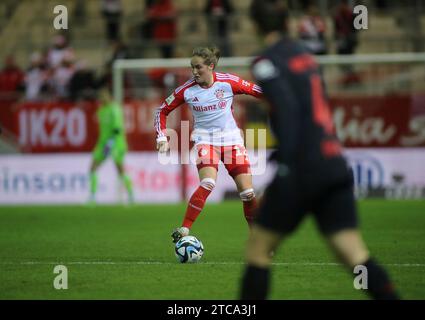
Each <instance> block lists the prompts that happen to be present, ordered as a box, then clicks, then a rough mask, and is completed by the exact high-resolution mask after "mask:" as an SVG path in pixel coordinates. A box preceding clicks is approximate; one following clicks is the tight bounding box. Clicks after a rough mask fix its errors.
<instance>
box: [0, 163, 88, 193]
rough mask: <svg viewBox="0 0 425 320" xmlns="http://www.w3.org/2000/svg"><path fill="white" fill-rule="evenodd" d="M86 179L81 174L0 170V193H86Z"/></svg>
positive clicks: (84, 175) (2, 168)
mask: <svg viewBox="0 0 425 320" xmlns="http://www.w3.org/2000/svg"><path fill="white" fill-rule="evenodd" d="M87 185H88V177H87V174H86V173H82V172H67V173H64V172H23V171H18V170H16V171H15V170H12V169H10V168H9V167H1V168H0V193H1V194H3V195H7V194H9V195H11V194H30V193H38V194H43V193H58V194H60V193H65V192H66V193H69V192H81V191H86V190H87Z"/></svg>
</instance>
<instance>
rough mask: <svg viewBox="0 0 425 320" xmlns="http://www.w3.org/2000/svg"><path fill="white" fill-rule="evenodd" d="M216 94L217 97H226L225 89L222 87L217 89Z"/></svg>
mask: <svg viewBox="0 0 425 320" xmlns="http://www.w3.org/2000/svg"><path fill="white" fill-rule="evenodd" d="M215 96H216V97H217V99H223V98H224V91H223V90H221V89H218V90H216V91H215Z"/></svg>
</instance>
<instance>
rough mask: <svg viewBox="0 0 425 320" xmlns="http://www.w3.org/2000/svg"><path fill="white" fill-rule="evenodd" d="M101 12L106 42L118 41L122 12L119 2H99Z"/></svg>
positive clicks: (110, 0) (102, 0) (104, 0)
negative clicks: (104, 25) (104, 24)
mask: <svg viewBox="0 0 425 320" xmlns="http://www.w3.org/2000/svg"><path fill="white" fill-rule="evenodd" d="M101 11H102V15H103V17H104V19H105V23H106V36H107V38H108V40H109V41H115V40H119V39H120V25H121V16H122V11H123V10H122V3H121V0H101Z"/></svg>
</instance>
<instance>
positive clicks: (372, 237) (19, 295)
mask: <svg viewBox="0 0 425 320" xmlns="http://www.w3.org/2000/svg"><path fill="white" fill-rule="evenodd" d="M359 209H360V210H359V211H360V219H361V226H362V233H363V235H364V237H365V239H366V241H367V243H368V246H369V249H370V251H371V253H372V255H373V256H375V257H376V258H377V259H378V261H380V262H381V263H382V264H384V265H385V266H386V268H387V270H388V271H389V273H390V275H391V277H392V278H393V280H394V283H395V284H396V286H397V288H398V289H399V292H400V293H401V295H402V297H403V298H406V299H425V245H424V243H425V202H423V201H422V202H421V201H383V200H364V201H361V202H360V203H359ZM184 210H185V204H179V205H140V206H138V205H136V206H133V207H124V206H97V207H94V208H89V207H84V206H27V207H25V206H20V207H0V299H236V298H237V295H238V290H239V280H240V277H241V272H242V269H243V256H244V245H245V241H246V238H247V234H248V230H247V226H246V223H245V220H244V217H243V213H242V205H241V203H240V202H238V201H229V202H224V203H221V204H207V205H206V207H205V210H204V212H203V213H202V214H201V215H200V217H199V219H198V220H197V221H196V223H195V224H194V227H193V229H192V234H193V235H195V236H197V237H198V238H199V239H201V241H202V242H203V244H204V247H205V254H204V257H203V258H202V260H201V262H200V263H198V264H192V265H191V264H179V263H178V262H177V260H176V258H175V256H174V247H173V244H172V242H171V237H170V234H171V231H172V229H173V228H174V227H176V226H178V225H179V224H180V222H181V220H182V218H183V214H184ZM274 263H275V264H274V265H273V276H272V280H273V282H272V291H271V299H365V298H367V296H366V295H365V294H364V292H362V291H361V290H355V289H354V287H353V278H352V276H351V275H350V272H347V270H344V269H343V268H342V267H341V266H340V265H338V264H337V261H335V259H334V258H333V256H332V255H331V254H330V252H328V250H327V248H326V246H325V244H324V242H323V241H321V236H320V235H319V234H318V232H317V231H316V229H315V226H314V221H313V220H312V219H311V218H307V219H306V220H305V221H304V223H303V224H302V226H301V228H300V229H299V230H298V231H297V232H296V233H295V234H294V235H293V237H291V238H289V239H287V240H286V241H285V242H284V243H283V245H282V246H281V247H280V248H279V250H278V252H277V253H276V255H275V259H274ZM59 264H62V265H65V266H66V267H67V269H68V289H67V290H56V289H55V288H54V287H53V281H54V278H55V277H56V276H57V274H54V273H53V269H54V267H55V266H56V265H59Z"/></svg>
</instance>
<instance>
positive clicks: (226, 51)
mask: <svg viewBox="0 0 425 320" xmlns="http://www.w3.org/2000/svg"><path fill="white" fill-rule="evenodd" d="M233 11H234V9H233V6H232V3H231V1H230V0H208V2H207V5H206V7H205V13H206V15H207V18H208V30H209V31H210V37H211V41H210V42H213V43H216V44H217V45H218V46H219V48H220V51H221V52H222V54H223V56H231V55H232V51H231V46H230V39H229V23H228V22H229V20H230V15H231V14H232V13H233Z"/></svg>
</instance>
